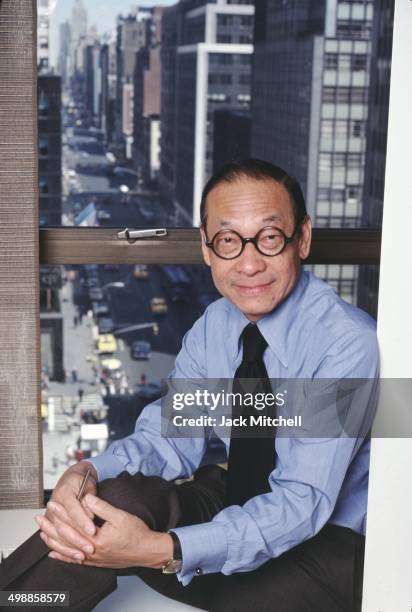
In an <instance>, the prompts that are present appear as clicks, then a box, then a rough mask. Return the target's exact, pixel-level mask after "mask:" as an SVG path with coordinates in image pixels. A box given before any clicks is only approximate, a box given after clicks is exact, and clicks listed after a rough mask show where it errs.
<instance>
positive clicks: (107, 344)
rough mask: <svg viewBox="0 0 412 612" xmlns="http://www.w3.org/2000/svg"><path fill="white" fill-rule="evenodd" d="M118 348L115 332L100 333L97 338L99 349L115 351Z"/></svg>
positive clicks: (106, 351) (102, 351) (105, 351)
mask: <svg viewBox="0 0 412 612" xmlns="http://www.w3.org/2000/svg"><path fill="white" fill-rule="evenodd" d="M116 349H117V342H116V338H115V337H114V336H113V334H100V336H99V338H98V340H97V350H98V351H99V353H100V354H102V353H115V352H116Z"/></svg>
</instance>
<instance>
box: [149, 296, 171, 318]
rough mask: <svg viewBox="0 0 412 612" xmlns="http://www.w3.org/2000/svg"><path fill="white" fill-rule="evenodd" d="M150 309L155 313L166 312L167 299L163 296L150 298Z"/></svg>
mask: <svg viewBox="0 0 412 612" xmlns="http://www.w3.org/2000/svg"><path fill="white" fill-rule="evenodd" d="M150 309H151V311H152V312H153V314H166V313H167V310H168V308H167V304H166V300H165V299H164V298H162V297H154V298H152V299H151V300H150Z"/></svg>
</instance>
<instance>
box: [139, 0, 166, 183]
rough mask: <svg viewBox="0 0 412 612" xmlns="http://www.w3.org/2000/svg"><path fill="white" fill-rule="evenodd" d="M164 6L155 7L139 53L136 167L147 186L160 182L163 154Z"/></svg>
mask: <svg viewBox="0 0 412 612" xmlns="http://www.w3.org/2000/svg"><path fill="white" fill-rule="evenodd" d="M162 13H163V7H160V6H157V7H154V8H153V12H152V15H151V17H150V20H149V21H148V29H149V36H148V42H147V45H146V46H145V47H142V48H141V49H140V50H139V51H138V52H137V54H136V67H135V76H134V121H133V131H134V135H133V148H134V159H135V162H136V166H137V167H138V168H139V169H141V171H142V177H143V179H144V180H145V182H146V183H149V182H152V184H153V181H156V180H157V175H158V171H159V164H160V160H159V155H160V92H161V64H160V43H161V26H162V19H161V16H162Z"/></svg>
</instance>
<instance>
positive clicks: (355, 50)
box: [252, 0, 374, 301]
mask: <svg viewBox="0 0 412 612" xmlns="http://www.w3.org/2000/svg"><path fill="white" fill-rule="evenodd" d="M373 8H374V2H373V0H364V1H358V2H350V3H349V2H345V1H342V0H318V1H317V2H313V1H312V0H303V1H301V2H295V1H287V2H276V1H275V0H259V2H257V3H256V9H257V10H256V16H255V54H254V70H253V88H252V95H253V102H252V154H253V155H255V156H256V157H262V158H264V159H268V160H270V161H272V162H274V163H276V164H278V165H280V166H282V167H284V168H285V169H287V170H288V171H289V172H291V173H292V174H293V175H295V176H296V178H297V179H298V180H299V181H300V183H301V184H302V187H303V190H304V193H305V195H306V201H307V207H308V212H309V214H310V215H311V216H312V219H313V221H314V224H315V225H316V226H317V227H357V226H359V225H360V222H361V215H362V188H363V183H364V171H365V150H366V123H367V118H368V95H369V71H370V56H371V29H372V19H373ZM316 271H317V272H318V273H319V274H320V275H321V276H323V277H324V278H325V279H326V280H328V281H329V282H330V283H331V284H332V285H334V286H335V287H336V288H337V289H338V290H339V291H340V293H341V295H343V296H344V297H345V298H346V299H348V300H349V301H355V300H356V283H357V269H356V268H355V266H329V267H325V266H322V267H320V268H316Z"/></svg>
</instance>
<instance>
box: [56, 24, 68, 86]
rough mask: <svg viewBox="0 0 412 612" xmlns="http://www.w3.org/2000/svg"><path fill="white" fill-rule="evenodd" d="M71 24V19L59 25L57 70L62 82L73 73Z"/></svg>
mask: <svg viewBox="0 0 412 612" xmlns="http://www.w3.org/2000/svg"><path fill="white" fill-rule="evenodd" d="M70 41H71V26H70V22H69V21H64V22H63V23H61V24H60V26H59V59H58V64H57V70H58V73H59V74H60V76H61V78H62V83H65V82H66V81H67V78H68V76H69V74H71V61H72V58H71V53H70V47H71V44H70Z"/></svg>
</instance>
